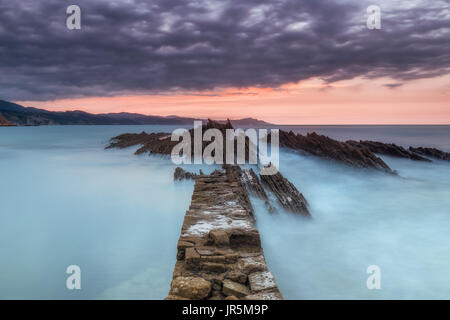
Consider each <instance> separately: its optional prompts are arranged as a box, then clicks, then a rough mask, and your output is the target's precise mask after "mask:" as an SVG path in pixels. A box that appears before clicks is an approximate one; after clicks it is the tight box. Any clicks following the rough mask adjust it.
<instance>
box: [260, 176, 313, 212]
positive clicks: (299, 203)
mask: <svg viewBox="0 0 450 320" xmlns="http://www.w3.org/2000/svg"><path fill="white" fill-rule="evenodd" d="M260 177H261V180H262V182H263V184H264V185H266V186H267V187H268V188H269V189H270V190H271V191H272V192H273V193H274V194H275V196H276V197H277V199H278V202H279V203H280V204H281V206H282V207H283V208H285V209H286V210H288V211H291V212H293V213H300V214H301V215H304V216H307V217H310V216H311V214H310V213H309V210H308V202H307V201H306V199H305V197H304V196H303V194H301V193H300V191H298V190H297V188H296V187H295V186H294V185H293V184H292V183H291V182H290V181H289V180H287V179H286V178H285V177H283V175H282V174H281V173H280V172H278V173H277V174H274V175H261V176H260Z"/></svg>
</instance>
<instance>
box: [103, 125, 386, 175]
mask: <svg viewBox="0 0 450 320" xmlns="http://www.w3.org/2000/svg"><path fill="white" fill-rule="evenodd" d="M210 128H213V129H219V130H221V132H222V133H223V136H224V137H225V132H226V129H233V126H232V124H231V122H230V121H227V122H226V123H225V124H221V123H218V122H216V121H212V120H208V122H207V123H206V124H205V125H204V126H203V132H205V131H206V130H208V129H210ZM190 133H191V138H192V139H193V137H194V130H193V129H191V130H190ZM192 141H193V140H192ZM209 143H210V142H205V141H204V142H203V149H204V148H205V147H206V146H207V145H208V144H209ZM249 143H250V142H249V141H248V139H246V147H245V154H246V158H247V159H248V150H249ZM177 144H178V142H173V141H171V139H170V134H169V133H151V134H147V133H145V132H142V133H140V134H131V133H126V134H122V135H119V136H117V137H114V138H112V139H111V143H110V145H109V146H107V148H126V147H130V146H134V145H141V147H140V148H139V149H138V150H137V151H136V153H137V154H140V153H145V152H148V153H159V154H166V155H168V154H170V153H171V152H172V149H173V147H174V146H175V145H177ZM224 145H225V144H224ZM280 147H285V148H290V149H294V150H301V151H304V152H307V153H309V154H312V155H314V156H318V157H322V158H325V159H329V160H334V161H338V162H342V163H345V164H347V165H350V166H353V167H359V168H373V169H377V170H382V171H385V172H389V173H392V172H393V171H392V170H391V169H390V168H389V166H388V165H387V164H386V163H385V162H384V161H383V160H381V159H380V158H379V157H377V156H376V155H375V154H374V153H373V152H372V151H371V150H370V149H369V148H367V147H356V146H353V145H351V144H350V143H346V142H340V141H337V140H334V139H331V138H329V137H326V136H323V135H318V134H317V133H309V134H307V135H306V136H303V135H301V134H297V135H296V134H294V133H293V132H292V131H291V132H286V131H283V130H280ZM193 148H194V143H192V154H193ZM234 150H235V152H236V151H237V148H236V145H235V148H234ZM224 156H225V155H224Z"/></svg>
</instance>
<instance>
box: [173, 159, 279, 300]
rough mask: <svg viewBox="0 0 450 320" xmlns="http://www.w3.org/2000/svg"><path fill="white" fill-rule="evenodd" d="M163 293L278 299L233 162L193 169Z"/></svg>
mask: <svg viewBox="0 0 450 320" xmlns="http://www.w3.org/2000/svg"><path fill="white" fill-rule="evenodd" d="M177 249H178V253H177V262H176V264H175V269H174V272H173V280H172V283H171V287H170V292H169V296H168V297H167V299H209V300H217V299H228V300H235V299H282V295H281V293H280V292H279V290H278V288H277V286H276V283H275V280H274V277H273V275H272V274H271V272H270V271H269V269H268V267H267V264H266V262H265V258H264V254H263V250H262V248H261V239H260V236H259V232H258V230H257V229H256V228H255V224H254V214H253V209H252V207H251V204H250V202H249V201H248V196H247V193H246V191H245V189H244V187H243V185H242V182H241V180H240V169H239V168H238V167H230V166H226V167H225V168H224V169H223V170H221V171H215V172H213V173H212V174H210V175H198V176H197V179H196V180H195V186H194V193H193V195H192V201H191V205H190V207H189V210H188V211H187V212H186V215H185V218H184V222H183V226H182V230H181V236H180V239H179V241H178V246H177Z"/></svg>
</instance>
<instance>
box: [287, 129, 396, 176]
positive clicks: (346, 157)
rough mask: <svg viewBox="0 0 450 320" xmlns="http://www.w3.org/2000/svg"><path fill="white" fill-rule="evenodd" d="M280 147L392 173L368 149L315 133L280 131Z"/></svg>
mask: <svg viewBox="0 0 450 320" xmlns="http://www.w3.org/2000/svg"><path fill="white" fill-rule="evenodd" d="M280 146H281V147H285V148H290V149H294V150H301V151H305V152H307V153H309V154H312V155H315V156H318V157H321V158H325V159H330V160H335V161H339V162H342V163H345V164H347V165H350V166H353V167H359V168H373V169H377V170H382V171H385V172H389V173H392V172H393V171H392V170H391V168H389V166H388V165H387V164H386V163H385V162H384V161H383V160H381V159H380V158H379V157H377V156H376V155H375V154H374V153H373V152H372V151H371V150H370V149H368V148H358V147H355V146H352V145H351V144H349V143H346V142H341V141H337V140H334V139H331V138H329V137H327V136H323V135H319V134H317V133H315V132H313V133H308V134H307V135H306V136H303V135H301V134H297V135H296V134H295V133H293V132H292V131H290V132H286V131H282V130H280Z"/></svg>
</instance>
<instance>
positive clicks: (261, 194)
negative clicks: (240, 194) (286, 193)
mask: <svg viewBox="0 0 450 320" xmlns="http://www.w3.org/2000/svg"><path fill="white" fill-rule="evenodd" d="M239 176H240V179H241V182H242V186H243V187H244V189H245V191H246V192H247V194H249V195H252V196H254V197H256V198H258V199H261V200H264V203H265V205H266V208H267V210H268V211H269V212H270V213H275V212H276V211H277V210H276V209H275V208H274V207H273V206H272V205H271V204H270V200H269V197H268V196H267V193H266V191H265V190H264V187H263V185H262V184H261V181H260V180H259V178H258V176H257V175H256V173H255V171H253V169H250V170H240V172H239Z"/></svg>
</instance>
